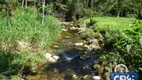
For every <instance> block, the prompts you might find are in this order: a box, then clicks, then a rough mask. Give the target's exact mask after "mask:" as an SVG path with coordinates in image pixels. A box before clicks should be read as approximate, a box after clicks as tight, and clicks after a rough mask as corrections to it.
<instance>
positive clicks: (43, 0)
mask: <svg viewBox="0 0 142 80" xmlns="http://www.w3.org/2000/svg"><path fill="white" fill-rule="evenodd" d="M44 8H45V0H42V25H44Z"/></svg>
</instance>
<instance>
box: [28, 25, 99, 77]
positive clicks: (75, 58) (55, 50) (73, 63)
mask: <svg viewBox="0 0 142 80" xmlns="http://www.w3.org/2000/svg"><path fill="white" fill-rule="evenodd" d="M70 27H71V26H67V25H66V26H63V28H64V30H63V31H62V33H61V36H60V38H58V39H55V41H54V43H53V44H52V45H51V46H50V53H52V54H53V55H57V56H59V57H60V59H59V60H58V61H57V62H55V63H47V64H45V65H44V66H42V67H41V68H40V69H39V70H38V73H37V74H35V75H30V76H28V80H93V79H92V76H94V75H97V72H96V70H95V69H94V68H93V64H94V61H95V60H97V59H98V56H97V55H94V54H93V53H92V52H91V51H88V50H87V48H85V47H84V46H83V45H75V43H84V44H85V41H84V40H83V39H82V38H81V35H79V34H77V33H76V31H74V30H70V29H69V28H70Z"/></svg>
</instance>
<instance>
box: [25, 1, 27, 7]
mask: <svg viewBox="0 0 142 80" xmlns="http://www.w3.org/2000/svg"><path fill="white" fill-rule="evenodd" d="M25 7H26V8H27V0H26V1H25Z"/></svg>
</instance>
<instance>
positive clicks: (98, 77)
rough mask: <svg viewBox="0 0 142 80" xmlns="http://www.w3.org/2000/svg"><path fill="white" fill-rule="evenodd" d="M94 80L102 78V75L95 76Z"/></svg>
mask: <svg viewBox="0 0 142 80" xmlns="http://www.w3.org/2000/svg"><path fill="white" fill-rule="evenodd" d="M92 78H93V79H94V80H101V77H100V76H93V77H92Z"/></svg>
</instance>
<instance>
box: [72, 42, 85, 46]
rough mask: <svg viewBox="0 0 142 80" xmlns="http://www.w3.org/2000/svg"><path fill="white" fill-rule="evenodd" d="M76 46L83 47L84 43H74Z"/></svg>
mask: <svg viewBox="0 0 142 80" xmlns="http://www.w3.org/2000/svg"><path fill="white" fill-rule="evenodd" d="M74 45H75V46H83V43H82V42H81V43H74Z"/></svg>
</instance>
